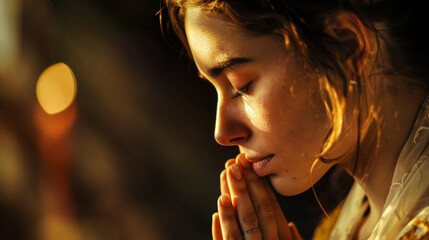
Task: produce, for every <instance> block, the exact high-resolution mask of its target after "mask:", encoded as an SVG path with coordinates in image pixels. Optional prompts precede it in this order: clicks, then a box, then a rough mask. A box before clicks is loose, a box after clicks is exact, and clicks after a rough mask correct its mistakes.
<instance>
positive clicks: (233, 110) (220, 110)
mask: <svg viewBox="0 0 429 240" xmlns="http://www.w3.org/2000/svg"><path fill="white" fill-rule="evenodd" d="M232 101H234V100H232ZM232 101H223V100H222V99H221V98H219V99H218V104H217V113H216V128H215V139H216V142H218V143H219V144H220V145H224V146H234V145H240V144H242V143H243V142H245V141H247V140H248V139H249V137H250V135H251V131H250V129H249V127H248V126H247V124H246V117H245V113H244V111H243V109H242V108H241V106H240V104H234V103H233V102H232Z"/></svg>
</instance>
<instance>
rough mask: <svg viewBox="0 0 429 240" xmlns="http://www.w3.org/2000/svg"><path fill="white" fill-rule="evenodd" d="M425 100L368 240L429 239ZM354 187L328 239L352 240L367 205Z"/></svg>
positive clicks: (428, 139)
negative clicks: (381, 210) (381, 211)
mask: <svg viewBox="0 0 429 240" xmlns="http://www.w3.org/2000/svg"><path fill="white" fill-rule="evenodd" d="M428 143H429V96H428V97H426V99H425V101H424V103H423V104H422V107H421V109H420V112H419V115H418V117H417V120H416V122H415V124H414V127H413V130H412V132H411V134H410V136H409V138H408V140H407V142H406V143H405V145H404V148H403V149H402V151H401V153H400V155H399V158H398V162H397V164H396V168H395V172H394V174H393V179H392V185H391V187H390V191H389V194H388V196H387V199H386V202H385V204H384V208H383V214H382V216H381V218H380V219H379V221H378V222H377V225H376V226H375V228H374V230H373V231H372V233H371V235H370V237H369V239H371V240H381V239H429V161H428V160H429V146H428ZM364 198H365V192H364V191H363V189H362V188H361V187H360V186H359V185H358V184H357V183H355V184H354V185H353V187H352V189H351V190H350V193H349V195H348V196H347V198H346V201H345V202H344V205H343V208H342V210H341V212H340V214H339V216H338V219H337V221H336V223H335V226H334V229H333V230H332V232H331V235H330V239H333V240H346V239H352V237H353V234H354V232H355V228H356V227H357V225H358V223H359V221H360V219H362V217H363V215H364V213H365V211H366V209H367V207H368V202H367V201H364Z"/></svg>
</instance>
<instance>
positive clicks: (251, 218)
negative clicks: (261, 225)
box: [242, 212, 258, 225]
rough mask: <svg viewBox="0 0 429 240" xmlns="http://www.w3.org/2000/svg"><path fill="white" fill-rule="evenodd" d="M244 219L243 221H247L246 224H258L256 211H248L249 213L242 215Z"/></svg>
mask: <svg viewBox="0 0 429 240" xmlns="http://www.w3.org/2000/svg"><path fill="white" fill-rule="evenodd" d="M242 221H243V223H246V224H255V225H257V223H258V218H257V216H256V214H255V213H254V212H252V213H248V214H246V215H244V216H243V217H242Z"/></svg>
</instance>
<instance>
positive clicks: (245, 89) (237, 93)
mask: <svg viewBox="0 0 429 240" xmlns="http://www.w3.org/2000/svg"><path fill="white" fill-rule="evenodd" d="M251 84H252V82H249V83H248V84H246V86H244V87H242V88H240V89H239V90H236V91H235V94H234V96H233V98H236V97H240V96H242V95H244V94H247V93H249V87H250V85H251Z"/></svg>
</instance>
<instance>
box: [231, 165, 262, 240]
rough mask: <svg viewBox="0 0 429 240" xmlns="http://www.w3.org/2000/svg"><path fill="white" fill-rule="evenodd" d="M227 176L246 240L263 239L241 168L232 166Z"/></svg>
mask: <svg viewBox="0 0 429 240" xmlns="http://www.w3.org/2000/svg"><path fill="white" fill-rule="evenodd" d="M226 175H227V180H228V184H229V189H230V191H231V197H232V199H233V205H234V207H235V210H236V212H237V218H238V223H239V225H240V227H241V230H242V231H243V233H245V239H252V240H253V239H262V234H261V231H260V226H259V221H258V217H257V215H256V212H255V209H254V208H253V204H252V201H251V199H250V196H249V193H248V192H247V187H246V183H245V181H244V178H243V175H242V173H241V169H240V166H239V165H238V164H233V165H231V166H230V167H229V168H228V169H227V174H226Z"/></svg>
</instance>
